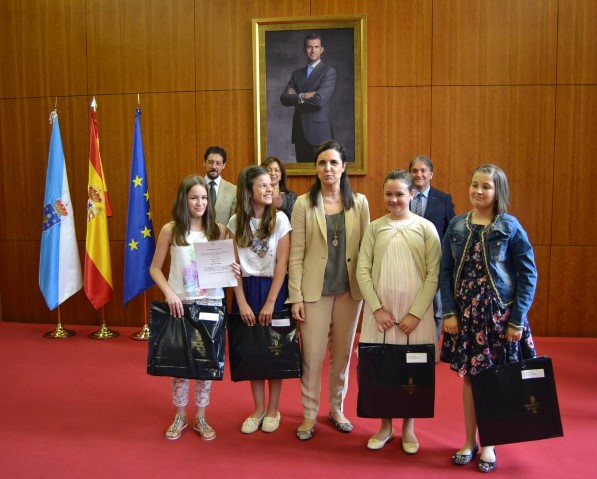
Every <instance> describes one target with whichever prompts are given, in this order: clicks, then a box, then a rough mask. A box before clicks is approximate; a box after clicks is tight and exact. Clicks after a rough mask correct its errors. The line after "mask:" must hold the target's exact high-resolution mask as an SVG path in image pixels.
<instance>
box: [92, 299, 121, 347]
mask: <svg viewBox="0 0 597 479" xmlns="http://www.w3.org/2000/svg"><path fill="white" fill-rule="evenodd" d="M118 336H120V333H119V332H118V331H112V330H111V329H110V328H108V326H106V318H105V317H104V307H103V306H102V325H101V326H100V328H99V329H98V330H97V331H96V332H95V333H89V337H90V338H91V339H111V338H117V337H118Z"/></svg>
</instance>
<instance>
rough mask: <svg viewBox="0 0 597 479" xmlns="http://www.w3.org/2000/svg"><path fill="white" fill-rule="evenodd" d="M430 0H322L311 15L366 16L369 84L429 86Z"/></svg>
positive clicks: (431, 3) (317, 3) (316, 3)
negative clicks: (355, 14) (361, 14)
mask: <svg viewBox="0 0 597 479" xmlns="http://www.w3.org/2000/svg"><path fill="white" fill-rule="evenodd" d="M432 5H433V2H432V1H431V0H423V1H417V2H413V1H410V0H376V1H371V2H366V1H362V0H354V1H350V0H323V1H318V2H314V5H313V7H314V11H313V15H320V14H327V15H329V14H351V13H355V12H356V13H362V12H366V13H367V53H368V83H369V86H371V87H376V86H413V85H429V84H430V82H431V42H432V18H433V17H432V14H431V13H432Z"/></svg>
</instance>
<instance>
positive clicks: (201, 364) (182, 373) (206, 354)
mask: <svg viewBox="0 0 597 479" xmlns="http://www.w3.org/2000/svg"><path fill="white" fill-rule="evenodd" d="M183 306H184V318H175V317H174V316H170V310H169V308H168V304H167V303H164V302H160V301H152V303H151V312H150V323H149V350H148V353H147V373H148V374H152V375H154V376H174V377H178V378H187V379H206V380H207V379H214V380H221V379H222V378H223V377H224V352H225V349H226V320H225V314H224V307H223V306H203V305H198V304H196V303H192V304H183Z"/></svg>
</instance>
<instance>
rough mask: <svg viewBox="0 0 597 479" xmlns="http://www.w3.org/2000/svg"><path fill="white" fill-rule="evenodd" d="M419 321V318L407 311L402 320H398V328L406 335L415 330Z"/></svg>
mask: <svg viewBox="0 0 597 479" xmlns="http://www.w3.org/2000/svg"><path fill="white" fill-rule="evenodd" d="M420 321H421V320H420V319H419V318H417V317H416V316H413V315H412V314H410V313H409V314H407V315H406V316H404V318H402V321H400V324H399V325H398V327H399V328H400V331H402V332H403V333H404V334H406V335H407V336H408V335H409V334H410V333H412V332H413V331H414V330H415V328H416V327H417V326H418V325H419V322H420Z"/></svg>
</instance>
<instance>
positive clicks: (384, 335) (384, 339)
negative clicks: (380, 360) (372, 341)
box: [381, 323, 410, 346]
mask: <svg viewBox="0 0 597 479" xmlns="http://www.w3.org/2000/svg"><path fill="white" fill-rule="evenodd" d="M396 324H398V323H396ZM409 341H410V336H408V335H407V336H406V345H407V346H410V344H409ZM381 344H386V332H385V331H384V332H383V343H381Z"/></svg>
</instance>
